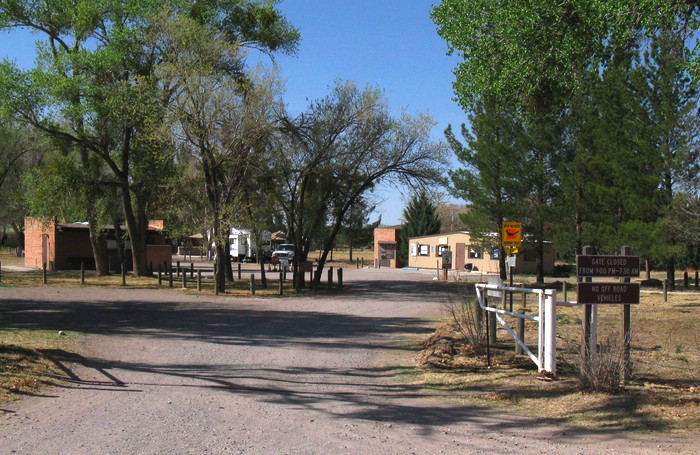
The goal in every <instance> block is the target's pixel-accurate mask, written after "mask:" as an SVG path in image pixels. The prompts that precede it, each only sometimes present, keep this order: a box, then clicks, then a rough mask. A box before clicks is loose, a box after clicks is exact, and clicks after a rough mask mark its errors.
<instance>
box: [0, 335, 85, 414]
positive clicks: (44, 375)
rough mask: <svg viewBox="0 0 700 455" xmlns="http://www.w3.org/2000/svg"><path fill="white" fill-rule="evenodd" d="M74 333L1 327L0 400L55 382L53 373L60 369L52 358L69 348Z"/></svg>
mask: <svg viewBox="0 0 700 455" xmlns="http://www.w3.org/2000/svg"><path fill="white" fill-rule="evenodd" d="M77 337H78V334H76V333H74V332H66V333H62V334H59V333H57V332H49V331H45V330H15V329H2V330H0V403H2V402H6V401H9V400H11V399H15V398H17V397H19V396H21V395H31V394H33V393H36V392H37V390H38V389H39V388H40V387H41V386H42V385H48V384H54V383H55V382H56V380H55V379H53V376H52V375H56V374H61V373H62V371H61V369H60V368H59V366H58V364H57V363H55V362H53V361H52V360H51V359H52V358H53V357H55V355H56V354H57V353H62V354H65V353H66V351H67V350H68V351H69V350H70V349H71V347H72V346H73V344H74V342H75V340H76V338H77Z"/></svg>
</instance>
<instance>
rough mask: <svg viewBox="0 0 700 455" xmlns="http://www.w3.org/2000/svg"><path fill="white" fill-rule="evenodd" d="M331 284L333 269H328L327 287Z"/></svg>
mask: <svg viewBox="0 0 700 455" xmlns="http://www.w3.org/2000/svg"><path fill="white" fill-rule="evenodd" d="M332 284H333V267H328V285H329V286H330V285H332Z"/></svg>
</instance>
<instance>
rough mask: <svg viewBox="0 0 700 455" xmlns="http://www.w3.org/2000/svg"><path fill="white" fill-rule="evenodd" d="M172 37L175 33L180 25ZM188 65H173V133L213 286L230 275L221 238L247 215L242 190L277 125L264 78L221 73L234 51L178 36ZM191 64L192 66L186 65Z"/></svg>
mask: <svg viewBox="0 0 700 455" xmlns="http://www.w3.org/2000/svg"><path fill="white" fill-rule="evenodd" d="M176 28H177V29H178V30H173V33H182V30H183V28H185V27H184V26H183V25H182V24H181V26H179V27H176ZM183 39H186V40H187V43H188V49H191V48H192V43H193V42H196V43H197V46H196V52H195V53H194V55H196V56H197V58H196V59H195V61H193V62H186V64H185V65H184V66H189V67H188V68H183V67H182V66H177V67H176V68H175V71H174V73H173V77H176V78H178V80H179V83H180V90H179V93H178V95H177V98H176V102H175V103H173V105H172V118H173V122H174V132H175V136H176V137H177V139H178V144H179V147H180V150H181V152H182V153H183V155H184V156H183V158H184V159H185V160H188V161H191V162H192V166H193V170H194V171H195V172H196V174H195V177H194V178H195V181H198V182H199V185H200V188H201V189H200V191H201V194H202V196H203V200H204V208H205V219H204V220H203V221H204V223H205V224H204V227H205V228H206V231H207V233H208V235H209V236H210V238H211V239H212V240H213V242H214V245H215V247H214V248H215V252H216V262H217V265H218V266H217V270H216V283H217V289H218V290H219V291H220V292H223V291H224V289H225V282H226V279H227V275H228V279H233V276H232V274H231V258H230V251H229V246H228V234H229V232H230V229H231V227H232V224H233V223H234V221H239V222H240V221H241V220H242V219H243V218H244V217H245V216H244V214H243V213H244V212H245V213H248V210H247V208H246V197H247V195H248V194H249V193H248V192H247V189H248V188H250V187H255V186H256V185H257V182H256V181H255V177H256V169H257V168H258V167H259V166H258V165H259V159H260V156H259V151H260V150H261V149H263V148H264V145H265V144H266V142H267V140H268V138H269V137H270V136H271V135H272V134H273V132H274V130H275V128H276V125H275V123H274V115H275V113H276V112H277V111H279V108H278V107H277V106H278V105H279V104H280V102H279V100H278V93H279V89H275V86H278V84H277V83H276V82H275V81H274V79H273V77H272V76H270V75H265V74H262V73H261V74H259V75H258V76H255V75H253V74H251V73H249V74H243V73H240V74H228V75H227V74H221V73H220V71H219V68H220V67H221V65H222V61H230V62H237V61H239V59H240V58H241V57H240V55H239V50H238V49H237V48H236V47H232V46H230V45H229V44H228V43H226V42H222V41H220V40H217V38H216V36H213V35H208V34H202V33H200V32H199V31H197V30H193V32H192V33H185V34H184V36H183ZM189 64H191V65H189Z"/></svg>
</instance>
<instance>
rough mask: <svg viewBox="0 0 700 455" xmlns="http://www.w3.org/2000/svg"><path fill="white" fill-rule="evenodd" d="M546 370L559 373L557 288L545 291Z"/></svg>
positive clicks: (554, 373) (554, 374)
mask: <svg viewBox="0 0 700 455" xmlns="http://www.w3.org/2000/svg"><path fill="white" fill-rule="evenodd" d="M544 306H545V308H544V331H545V333H544V368H543V369H544V371H545V372H547V373H549V374H551V375H552V376H556V375H557V294H556V290H554V289H548V290H547V291H546V292H545V304H544Z"/></svg>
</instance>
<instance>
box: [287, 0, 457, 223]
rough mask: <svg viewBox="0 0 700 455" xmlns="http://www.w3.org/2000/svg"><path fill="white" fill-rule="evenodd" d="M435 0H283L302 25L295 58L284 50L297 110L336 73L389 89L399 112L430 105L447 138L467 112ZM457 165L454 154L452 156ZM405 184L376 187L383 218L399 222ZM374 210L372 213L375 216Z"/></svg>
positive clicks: (436, 133)
mask: <svg viewBox="0 0 700 455" xmlns="http://www.w3.org/2000/svg"><path fill="white" fill-rule="evenodd" d="M433 3H435V2H434V1H431V0H350V1H348V0H345V1H340V0H284V1H282V3H280V4H279V8H280V10H281V11H282V12H283V13H284V14H285V16H286V17H287V19H288V20H289V21H290V22H291V23H292V24H294V25H295V26H296V27H298V28H299V29H300V32H301V44H300V46H299V52H298V55H297V56H296V57H291V58H290V57H285V56H283V57H278V58H277V63H278V65H279V67H280V71H281V74H282V76H283V77H284V78H285V80H286V84H287V93H286V95H285V101H286V102H287V104H288V109H289V111H290V112H291V113H298V112H301V111H302V110H303V109H304V108H305V107H306V106H307V104H308V100H309V99H317V98H321V97H323V96H325V95H326V94H328V91H329V87H330V86H332V85H333V82H334V81H335V80H336V79H340V80H353V81H356V82H357V83H358V84H359V85H360V86H364V85H365V84H371V85H373V86H377V87H379V88H381V89H383V90H384V91H385V92H386V95H387V98H388V99H389V103H390V106H391V108H392V110H393V112H394V113H395V114H396V115H399V114H400V113H401V111H402V109H405V110H406V111H407V112H409V113H417V112H427V113H429V114H430V115H432V117H433V118H434V119H435V121H436V123H437V125H436V126H435V127H434V128H433V131H432V137H433V139H435V140H443V138H444V135H443V131H444V130H445V128H446V127H447V125H448V124H452V125H454V126H457V127H458V126H459V125H460V124H461V123H464V122H466V121H467V119H466V114H465V113H464V112H463V111H462V109H461V108H460V107H459V106H458V105H457V103H456V102H455V101H453V98H454V94H453V91H452V82H453V80H454V76H453V74H452V70H453V68H454V67H455V66H456V65H457V63H458V62H459V60H458V58H457V57H454V56H451V57H450V56H447V55H446V54H447V45H446V44H445V42H444V41H443V40H442V38H440V37H439V36H438V35H437V32H436V27H435V24H433V22H432V21H431V20H430V11H431V9H432V5H433ZM453 162H455V165H456V161H455V160H453ZM405 194H406V191H402V192H397V191H396V190H394V189H389V188H384V189H380V190H378V194H377V196H378V197H379V199H380V200H383V201H384V202H383V203H381V204H380V205H379V206H378V208H377V213H381V214H382V222H383V223H385V224H398V223H399V222H400V220H401V213H402V211H403V208H404V206H405V203H406V200H405V196H404V195H405ZM374 219H375V217H374V216H373V218H372V221H374Z"/></svg>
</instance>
